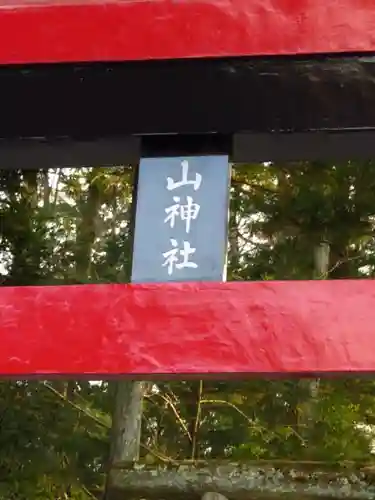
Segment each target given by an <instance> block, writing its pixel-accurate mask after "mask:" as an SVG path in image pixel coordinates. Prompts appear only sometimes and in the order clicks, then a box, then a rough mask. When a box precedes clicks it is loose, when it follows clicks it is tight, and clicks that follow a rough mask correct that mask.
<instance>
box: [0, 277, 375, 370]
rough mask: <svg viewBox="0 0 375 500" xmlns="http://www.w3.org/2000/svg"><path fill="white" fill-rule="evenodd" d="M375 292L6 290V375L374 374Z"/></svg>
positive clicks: (0, 294)
mask: <svg viewBox="0 0 375 500" xmlns="http://www.w3.org/2000/svg"><path fill="white" fill-rule="evenodd" d="M374 325H375V282H374V281H372V280H366V281H359V280H358V281H341V280H339V281H311V282H302V281H300V282H295V281H288V282H256V283H254V282H253V283H250V282H249V283H222V284H218V283H201V284H161V285H84V286H65V287H18V288H5V287H3V288H0V346H1V349H0V373H1V374H2V375H12V376H24V375H30V374H34V375H39V376H45V375H50V374H58V375H65V374H79V375H82V374H85V375H88V376H91V377H95V376H101V375H118V374H124V375H128V376H131V377H134V376H140V375H143V374H148V375H150V376H155V375H163V374H166V375H169V376H170V375H175V374H178V375H181V376H183V375H197V374H199V375H214V374H224V375H225V374H227V375H229V374H233V373H234V374H237V375H246V374H252V373H284V374H286V373H288V374H291V373H299V372H314V373H317V372H319V373H323V374H324V373H326V374H329V373H331V372H352V371H354V372H371V371H372V372H374V371H375V356H374V352H375V334H374Z"/></svg>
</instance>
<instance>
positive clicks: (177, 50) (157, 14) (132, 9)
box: [0, 0, 375, 64]
mask: <svg viewBox="0 0 375 500" xmlns="http://www.w3.org/2000/svg"><path fill="white" fill-rule="evenodd" d="M353 51H354V52H358V51H375V5H374V0H118V1H117V2H115V1H107V2H103V1H100V0H86V1H85V0H81V1H74V0H71V1H61V2H56V1H52V2H49V1H45V0H44V1H43V0H39V1H38V0H37V1H31V0H19V1H14V0H1V1H0V64H14V63H37V62H40V63H45V62H75V61H78V62H79V61H123V60H144V59H165V58H167V59H169V58H185V57H207V56H209V57H217V56H244V55H270V54H313V53H337V52H353Z"/></svg>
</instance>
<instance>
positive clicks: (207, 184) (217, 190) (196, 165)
mask: <svg viewBox="0 0 375 500" xmlns="http://www.w3.org/2000/svg"><path fill="white" fill-rule="evenodd" d="M229 175H230V168H229V163H228V156H221V155H220V156H199V157H178V158H145V159H142V160H141V163H140V166H139V178H138V192H137V210H136V225H135V236H134V249H133V252H134V253H133V268H132V282H133V283H134V282H136V283H137V282H138V283H140V282H142V283H147V282H165V281H222V279H223V272H224V266H225V259H226V252H227V225H228V203H229Z"/></svg>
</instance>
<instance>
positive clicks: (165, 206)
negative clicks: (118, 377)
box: [105, 155, 230, 500]
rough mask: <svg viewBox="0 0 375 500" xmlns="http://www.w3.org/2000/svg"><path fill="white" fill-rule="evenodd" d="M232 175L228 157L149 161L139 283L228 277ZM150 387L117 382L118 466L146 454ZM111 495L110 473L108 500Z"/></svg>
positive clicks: (142, 193) (140, 192) (114, 454)
mask: <svg viewBox="0 0 375 500" xmlns="http://www.w3.org/2000/svg"><path fill="white" fill-rule="evenodd" d="M229 181H230V168H229V163H228V156H224V155H217V156H199V157H198V156H191V157H173V158H144V159H142V160H141V162H140V165H139V171H138V186H137V201H136V217H135V234H134V244H133V264H132V276H131V280H132V282H137V283H150V282H171V281H179V282H181V281H222V280H223V279H224V278H225V264H226V254H227V226H228V209H229ZM176 333H178V332H176ZM155 335H156V338H157V332H155ZM144 388H145V386H144V384H143V383H142V382H137V381H134V382H126V381H124V382H119V383H118V384H117V394H116V402H115V412H114V418H113V424H112V447H111V459H110V462H111V466H112V467H113V466H115V465H116V463H119V462H133V461H136V460H137V458H138V453H139V446H140V433H141V417H142V399H143V393H144ZM110 495H111V479H110V477H109V478H108V482H107V487H106V494H105V498H106V500H110V498H111V496H110Z"/></svg>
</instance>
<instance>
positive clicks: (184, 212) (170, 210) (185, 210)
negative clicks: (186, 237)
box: [164, 196, 201, 233]
mask: <svg viewBox="0 0 375 500" xmlns="http://www.w3.org/2000/svg"><path fill="white" fill-rule="evenodd" d="M173 201H174V202H175V204H174V205H171V206H170V207H167V208H166V209H165V213H166V214H167V217H166V218H165V219H164V223H167V222H169V223H170V226H171V228H174V226H175V223H176V218H178V217H179V218H180V219H181V220H183V221H185V223H186V232H187V233H189V232H190V225H191V221H192V220H195V219H196V218H197V217H198V214H199V210H200V208H201V207H200V205H198V203H194V202H193V198H192V197H191V196H187V197H186V205H182V204H181V203H180V201H181V199H180V197H179V196H174V197H173Z"/></svg>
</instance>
